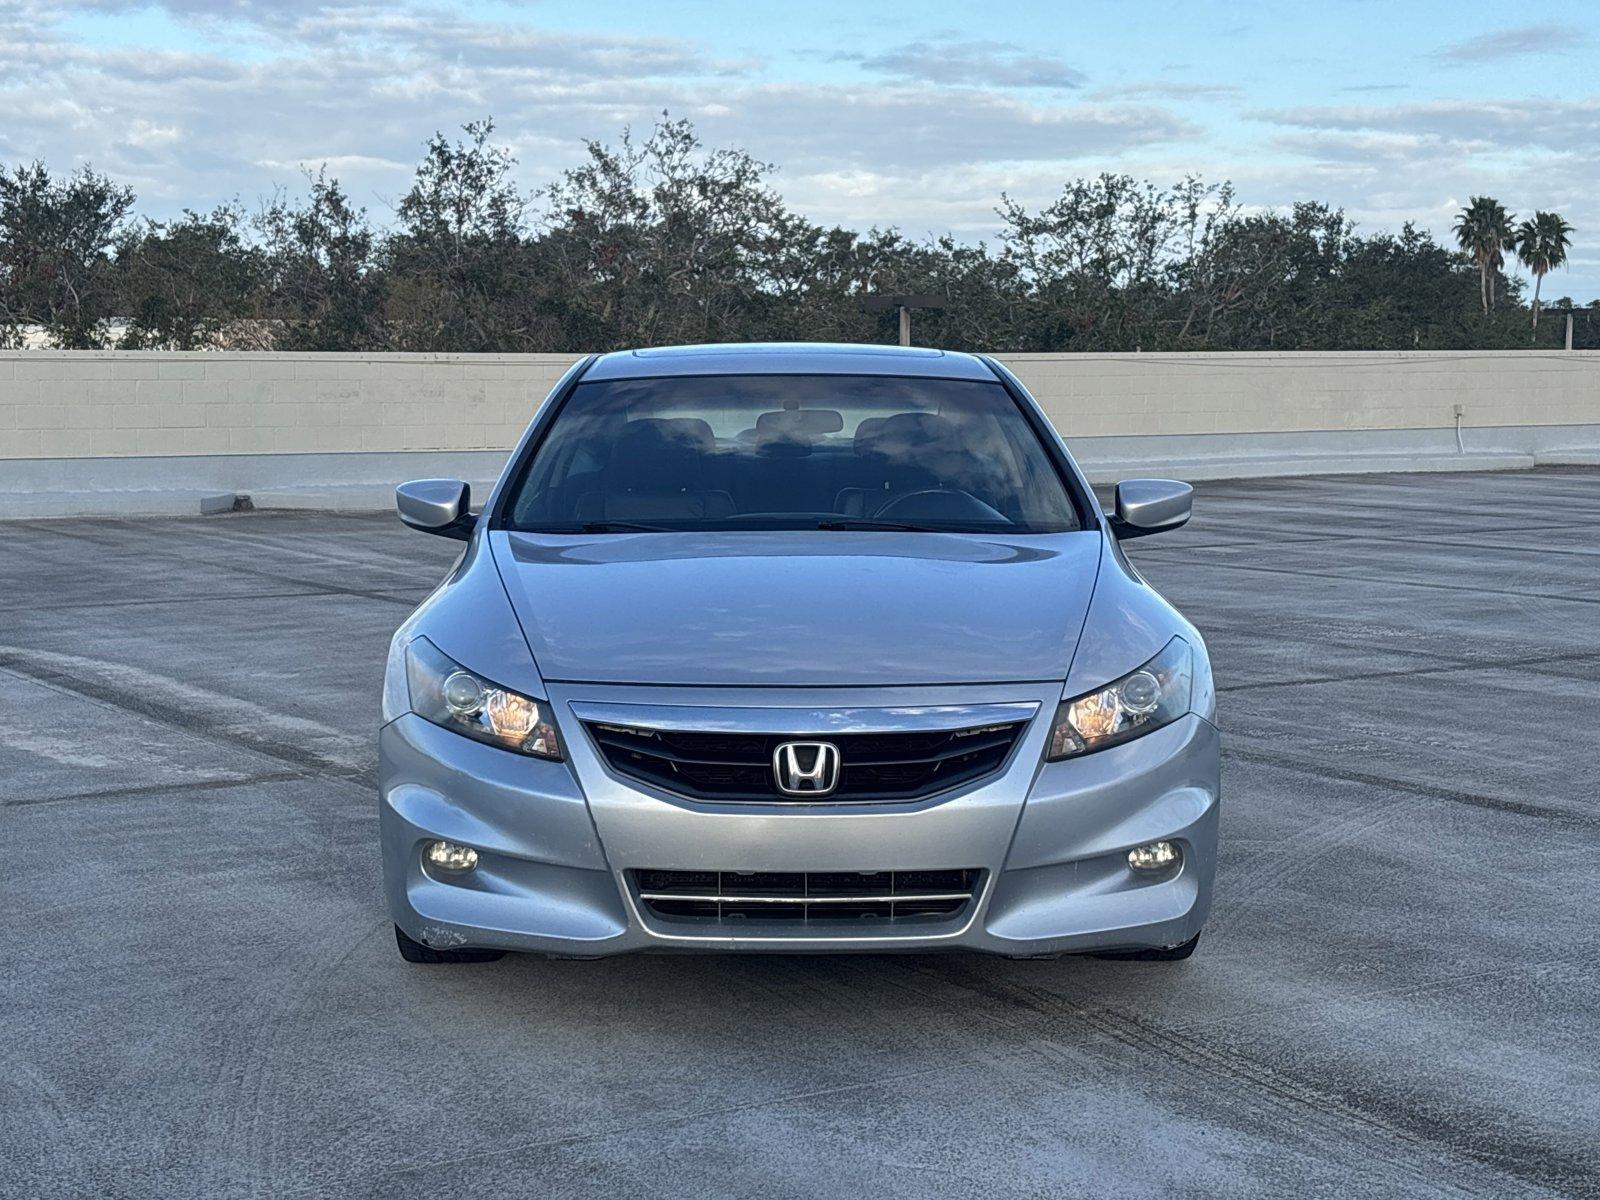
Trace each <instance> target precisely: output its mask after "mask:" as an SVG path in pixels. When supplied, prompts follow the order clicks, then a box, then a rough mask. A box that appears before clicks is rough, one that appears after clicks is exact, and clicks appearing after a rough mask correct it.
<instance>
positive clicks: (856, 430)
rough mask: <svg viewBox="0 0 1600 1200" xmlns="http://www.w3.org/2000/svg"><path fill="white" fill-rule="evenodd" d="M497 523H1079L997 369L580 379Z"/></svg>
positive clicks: (968, 526) (559, 527) (535, 527)
mask: <svg viewBox="0 0 1600 1200" xmlns="http://www.w3.org/2000/svg"><path fill="white" fill-rule="evenodd" d="M504 511H505V512H506V514H507V515H506V524H507V526H508V527H509V528H512V529H518V530H527V531H544V532H552V533H578V532H599V533H603V532H627V531H630V530H638V529H647V530H655V529H661V530H697V529H863V530H895V529H915V530H921V529H927V530H939V531H948V532H997V531H1003V532H1008V533H1062V532H1066V531H1069V530H1074V529H1078V528H1080V524H1079V520H1078V516H1077V510H1076V509H1075V507H1074V506H1073V503H1072V500H1071V498H1070V497H1069V495H1068V493H1067V489H1066V485H1065V484H1064V483H1063V481H1062V478H1061V475H1060V474H1059V473H1058V472H1057V470H1056V468H1055V466H1054V464H1053V463H1052V461H1051V458H1050V456H1049V455H1048V454H1047V453H1046V452H1045V448H1044V447H1043V446H1042V445H1041V444H1040V442H1039V439H1038V436H1037V435H1036V434H1035V433H1034V430H1033V427H1032V426H1031V425H1030V423H1029V422H1028V420H1027V419H1026V418H1025V417H1024V416H1023V414H1022V412H1021V410H1020V409H1019V408H1018V407H1017V404H1016V402H1015V401H1014V400H1013V399H1012V398H1011V396H1010V395H1009V394H1008V393H1007V392H1006V390H1005V389H1004V388H1003V387H1001V386H1000V384H999V383H981V382H967V381H961V380H948V379H908V378H889V377H882V376H849V375H715V376H693V377H681V378H663V379H626V380H614V381H611V382H605V383H585V384H580V385H579V386H578V387H577V388H575V389H574V390H573V393H572V395H571V396H570V397H569V398H568V400H567V402H566V404H565V405H564V406H563V407H562V409H561V411H560V413H559V414H558V415H557V416H556V418H555V421H554V422H553V424H552V425H551V427H550V429H549V431H548V433H547V435H546V436H545V438H544V440H543V442H542V443H541V444H540V446H539V448H538V451H537V453H536V454H535V455H534V457H533V460H532V461H531V462H530V463H529V464H528V466H527V468H526V469H525V470H524V471H523V472H522V473H521V476H520V478H519V479H518V481H517V483H516V485H515V487H514V488H513V489H512V492H511V494H510V502H509V506H508V507H507V508H506V509H505V510H504Z"/></svg>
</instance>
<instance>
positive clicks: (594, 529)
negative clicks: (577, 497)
mask: <svg viewBox="0 0 1600 1200" xmlns="http://www.w3.org/2000/svg"><path fill="white" fill-rule="evenodd" d="M535 532H537V533H676V532H678V531H677V530H674V529H671V528H669V527H668V526H666V525H646V524H644V523H643V522H640V521H583V522H581V523H579V524H576V525H546V526H545V527H544V528H542V529H539V530H536V531H535Z"/></svg>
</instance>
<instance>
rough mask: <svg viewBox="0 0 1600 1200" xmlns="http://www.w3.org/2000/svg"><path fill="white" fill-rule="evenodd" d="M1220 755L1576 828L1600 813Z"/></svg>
mask: <svg viewBox="0 0 1600 1200" xmlns="http://www.w3.org/2000/svg"><path fill="white" fill-rule="evenodd" d="M1222 757H1223V758H1224V759H1225V760H1226V759H1233V760H1236V761H1239V762H1248V763H1257V764H1259V765H1261V766H1268V767H1281V768H1282V769H1284V770H1286V771H1296V772H1298V773H1300V774H1302V775H1311V776H1315V777H1316V778H1318V779H1337V780H1340V781H1341V782H1343V783H1360V784H1365V785H1367V786H1368V787H1381V788H1389V789H1391V790H1393V791H1397V792H1409V793H1410V794H1412V795H1415V796H1425V797H1427V798H1428V799H1430V800H1446V801H1449V802H1451V803H1453V804H1465V805H1468V806H1470V807H1473V808H1483V809H1488V810H1489V811H1491V812H1502V813H1511V814H1513V815H1515V816H1519V817H1536V818H1538V819H1540V820H1544V821H1554V822H1559V823H1562V824H1567V825H1571V826H1574V827H1576V828H1579V829H1586V830H1587V829H1596V828H1600V814H1595V813H1585V812H1573V811H1571V810H1568V809H1563V808H1555V807H1553V806H1551V805H1547V804H1535V803H1533V802H1532V801H1529V800H1509V799H1506V798H1505V797H1503V796H1490V795H1487V794H1485V793H1482V792H1468V791H1463V790H1461V789H1459V788H1447V787H1440V786H1438V785H1437V784H1431V783H1419V782H1415V781H1413V780H1409V779H1398V778H1396V777H1394V776H1392V775H1380V774H1378V773H1376V772H1373V771H1355V770H1351V769H1350V768H1348V767H1337V766H1332V765H1330V764H1328V763H1325V762H1316V761H1312V760H1309V759H1302V758H1298V757H1296V756H1293V755H1289V754H1283V753H1279V752H1274V751H1271V750H1259V749H1249V748H1246V747H1243V746H1224V747H1223V750H1222Z"/></svg>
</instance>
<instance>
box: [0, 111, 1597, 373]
mask: <svg viewBox="0 0 1600 1200" xmlns="http://www.w3.org/2000/svg"><path fill="white" fill-rule="evenodd" d="M493 128H494V127H493V124H492V123H491V122H489V121H483V122H479V123H474V124H471V125H468V126H466V127H465V130H464V136H462V137H459V138H455V139H452V138H449V137H446V136H444V135H442V134H439V135H435V136H434V137H433V138H432V139H431V140H430V141H428V143H427V144H426V149H425V151H424V153H423V156H422V159H421V161H420V163H419V164H418V166H417V169H416V173H415V176H414V177H413V179H412V181H411V184H410V187H409V189H408V190H407V191H406V193H405V194H404V195H403V196H402V197H401V198H400V200H399V201H398V203H397V204H395V206H394V209H393V212H392V214H390V215H389V218H388V220H387V221H385V222H382V223H380V222H378V221H376V220H375V219H374V218H373V216H372V215H371V214H369V213H368V212H367V211H366V210H365V209H364V208H362V207H360V206H359V205H357V204H356V203H354V202H353V201H352V199H351V197H350V196H349V194H348V193H347V192H346V191H345V190H344V189H343V188H342V187H341V186H340V184H339V181H338V180H337V179H335V178H332V177H330V176H329V175H328V174H327V173H326V172H325V171H319V172H316V173H313V174H310V175H308V177H307V180H306V187H305V190H304V194H301V195H295V196H290V195H288V194H286V193H281V192H280V193H279V194H277V195H275V196H273V197H271V198H270V199H268V200H266V201H264V202H262V203H261V204H260V205H259V207H258V208H257V209H256V211H254V212H250V211H247V210H246V209H245V207H244V206H242V205H241V204H238V203H234V204H227V205H223V206H220V207H218V208H215V209H213V210H212V211H209V212H195V211H185V212H184V213H183V215H181V216H180V217H177V218H174V219H172V220H166V221H158V220H152V219H149V218H140V217H138V216H137V215H136V214H135V212H134V204H135V197H134V194H133V192H132V190H131V189H129V188H128V187H126V186H123V185H121V184H119V183H117V182H116V181H114V180H112V179H109V178H107V177H105V176H104V175H101V174H98V173H96V172H95V171H93V170H92V169H88V168H84V169H80V170H78V171H76V172H75V173H73V174H70V175H67V176H61V175H56V174H52V173H51V172H50V171H49V170H48V168H47V167H46V166H45V165H44V164H42V163H32V164H22V165H17V166H13V167H10V168H0V345H13V346H15V345H19V344H22V343H23V341H24V340H25V339H29V338H32V339H34V340H35V341H38V340H41V339H42V340H43V341H45V342H47V343H48V344H50V345H55V346H60V347H64V348H96V347H105V346H116V347H120V348H126V349H157V348H159V349H177V350H190V349H201V348H211V347H232V348H249V349H277V350H341V351H343V350H348V351H358V350H416V351H495V352H506V351H568V352H571V351H584V350H605V349H613V348H617V347H624V346H639V345H663V344H672V343H681V342H700V341H746V340H803V341H851V342H857V341H889V340H893V337H894V328H893V320H892V317H891V316H886V315H882V314H876V313H869V312H866V311H864V309H863V308H862V306H861V303H860V301H861V298H862V297H863V296H864V295H865V294H867V293H872V292H895V293H900V292H905V293H935V294H938V295H940V296H942V297H944V299H945V307H944V308H942V309H938V310H931V311H929V312H927V313H922V314H919V315H918V319H917V324H916V340H917V341H918V342H919V343H922V344H933V345H943V346H947V347H952V348H960V349H979V350H992V351H1041V350H1042V351H1050V350H1063V351H1130V350H1144V351H1156V350H1355V349H1362V350H1370V349H1469V348H1498V347H1527V346H1529V345H1530V344H1539V345H1553V344H1557V343H1556V338H1557V337H1558V336H1559V335H1560V332H1561V331H1556V330H1552V329H1551V328H1550V326H1551V325H1552V324H1560V323H1552V322H1546V324H1545V327H1544V328H1542V329H1541V328H1539V326H1538V323H1537V316H1538V297H1539V286H1540V285H1541V284H1542V282H1543V279H1544V276H1545V274H1547V273H1548V272H1549V271H1551V270H1554V269H1556V268H1558V267H1559V266H1560V265H1561V264H1562V262H1564V260H1565V257H1566V254H1567V250H1568V248H1569V247H1570V244H1571V234H1572V229H1571V227H1570V226H1569V225H1567V223H1566V222H1565V221H1563V220H1562V219H1561V218H1560V217H1559V216H1558V215H1557V214H1553V213H1544V212H1541V213H1538V214H1536V216H1535V217H1533V218H1530V219H1529V220H1528V221H1525V222H1522V223H1520V224H1519V223H1517V222H1516V221H1515V220H1514V218H1512V217H1511V216H1510V215H1509V214H1508V213H1506V211H1505V209H1504V208H1503V206H1500V205H1499V204H1498V203H1497V202H1496V201H1493V200H1492V199H1488V198H1481V197H1474V198H1473V200H1472V203H1471V204H1470V205H1469V206H1468V207H1467V209H1466V210H1464V211H1463V213H1462V214H1461V217H1460V219H1459V220H1458V222H1457V227H1456V234H1457V242H1458V244H1457V245H1456V246H1449V245H1444V244H1441V243H1439V242H1438V241H1436V240H1435V239H1434V238H1433V236H1432V235H1431V234H1429V233H1427V232H1425V231H1422V230H1419V229H1417V228H1416V227H1415V226H1413V225H1411V224H1406V225H1405V226H1403V227H1402V228H1401V229H1400V231H1399V232H1398V233H1390V232H1378V233H1373V234H1363V233H1358V232H1357V230H1356V227H1355V226H1354V224H1353V223H1352V222H1351V221H1350V220H1349V219H1347V218H1346V216H1345V215H1344V213H1343V212H1342V211H1341V210H1340V209H1338V208H1335V207H1332V206H1330V205H1327V204H1323V203H1319V202H1316V201H1304V202H1301V203H1297V204H1294V205H1293V206H1291V207H1290V208H1289V209H1288V210H1287V211H1270V212H1263V211H1258V210H1254V209H1250V208H1247V207H1246V206H1244V205H1243V204H1241V203H1240V202H1239V200H1238V198H1237V197H1236V195H1235V193H1234V190H1233V188H1232V187H1231V186H1230V185H1228V184H1226V183H1223V184H1211V183H1205V182H1203V181H1202V180H1200V179H1198V178H1189V179H1185V180H1183V181H1182V182H1180V183H1178V184H1176V185H1174V186H1159V185H1156V184H1153V183H1150V182H1145V181H1140V180H1136V179H1133V178H1131V177H1129V176H1126V175H1116V174H1103V175H1099V176H1096V177H1093V178H1085V179H1077V180H1073V181H1071V182H1068V183H1066V184H1065V185H1064V186H1063V188H1062V190H1061V193H1060V195H1059V196H1057V197H1056V198H1055V199H1053V200H1051V201H1050V202H1049V203H1047V204H1044V205H1042V206H1039V207H1030V206H1028V205H1025V204H1023V203H1021V202H1019V201H1017V200H1015V199H1013V198H1011V197H1008V196H1002V197H1001V198H1000V201H999V204H998V207H997V209H996V215H997V218H998V233H997V235H996V236H995V237H994V239H993V240H992V242H978V243H972V242H967V241H963V240H960V239H958V238H955V237H952V236H943V237H928V238H921V239H919V238H912V237H908V236H906V235H905V234H903V233H902V232H900V231H898V230H897V229H894V228H886V229H882V228H873V229H871V230H868V231H866V232H859V231H855V230H850V229H845V228H842V227H839V226H837V225H825V224H819V223H817V222H814V221H811V220H809V219H807V218H806V217H805V216H803V215H802V214H800V213H797V212H795V211H794V210H793V209H792V208H790V207H789V206H788V205H787V204H786V203H785V202H784V201H783V199H782V198H781V197H780V196H779V194H778V192H777V191H776V190H775V188H774V186H773V182H772V179H773V173H774V168H773V166H772V165H771V164H769V163H764V162H761V161H758V160H757V159H755V158H753V157H752V156H750V155H749V154H747V153H745V152H744V151H742V150H737V149H707V148H706V147H704V146H703V145H702V144H701V142H700V139H699V138H698V136H697V134H696V132H695V130H694V128H693V126H692V125H691V124H690V123H689V122H687V121H682V120H672V119H670V118H668V117H666V116H665V115H663V118H662V120H661V121H660V122H659V123H658V124H657V125H656V126H655V127H654V128H653V129H652V130H651V131H650V132H649V134H648V135H647V136H644V137H643V138H635V137H634V136H633V135H631V134H630V133H628V132H626V131H625V132H624V133H623V134H622V136H621V137H620V139H618V141H617V142H615V143H614V144H605V143H602V142H598V141H595V142H590V143H587V145H586V153H585V155H584V157H583V159H582V161H581V162H580V164H579V165H578V166H577V167H575V168H573V169H571V170H568V171H565V172H563V173H562V174H561V175H560V177H559V178H558V179H556V180H555V181H553V182H552V183H550V184H548V185H547V186H545V187H542V188H540V189H537V190H536V191H532V192H529V191H526V190H524V189H523V188H522V187H521V186H520V185H519V183H518V182H517V179H516V174H515V171H516V163H515V160H514V159H513V158H512V156H511V155H510V154H509V153H508V152H507V151H506V150H505V149H503V148H501V147H499V146H498V145H496V143H495V142H494V140H493V136H492V135H493ZM1508 253H1509V254H1512V255H1513V256H1517V257H1519V260H1520V261H1521V262H1523V263H1524V264H1525V265H1526V266H1527V267H1528V269H1529V270H1530V271H1531V272H1532V274H1533V277H1534V279H1535V287H1534V302H1533V304H1532V305H1531V306H1530V305H1527V304H1525V303H1524V301H1523V293H1524V290H1525V289H1524V284H1523V282H1522V280H1521V279H1520V278H1518V277H1517V276H1516V275H1514V274H1510V273H1508V271H1507V259H1506V255H1507V254H1508ZM1578 322H1579V323H1578V331H1577V336H1578V344H1580V345H1600V302H1596V304H1594V305H1591V306H1590V307H1589V308H1588V309H1585V310H1583V312H1582V314H1581V315H1580V317H1579V318H1578Z"/></svg>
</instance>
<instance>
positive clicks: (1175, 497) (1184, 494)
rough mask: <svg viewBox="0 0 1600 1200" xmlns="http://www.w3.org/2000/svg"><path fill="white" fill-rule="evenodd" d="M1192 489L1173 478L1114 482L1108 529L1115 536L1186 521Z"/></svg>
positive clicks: (1131, 535)
mask: <svg viewBox="0 0 1600 1200" xmlns="http://www.w3.org/2000/svg"><path fill="white" fill-rule="evenodd" d="M1193 511H1194V489H1193V488H1192V487H1190V486H1189V485H1188V484H1187V483H1179V482H1178V481H1177V480H1176V479H1124V480H1123V481H1122V482H1121V483H1119V484H1117V502H1116V511H1115V512H1114V513H1113V514H1112V516H1111V532H1112V533H1114V534H1116V535H1117V537H1119V538H1136V537H1146V536H1148V535H1149V534H1152V533H1165V532H1166V531H1167V530H1169V529H1177V528H1179V527H1180V526H1182V525H1185V524H1187V523H1188V520H1189V516H1190V514H1191V513H1192V512H1193Z"/></svg>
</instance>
